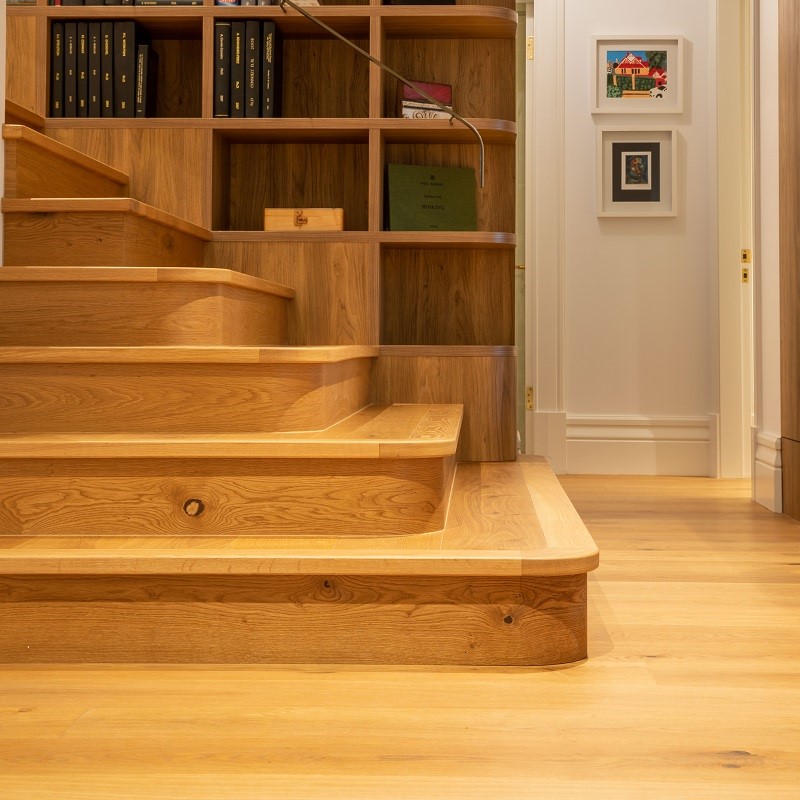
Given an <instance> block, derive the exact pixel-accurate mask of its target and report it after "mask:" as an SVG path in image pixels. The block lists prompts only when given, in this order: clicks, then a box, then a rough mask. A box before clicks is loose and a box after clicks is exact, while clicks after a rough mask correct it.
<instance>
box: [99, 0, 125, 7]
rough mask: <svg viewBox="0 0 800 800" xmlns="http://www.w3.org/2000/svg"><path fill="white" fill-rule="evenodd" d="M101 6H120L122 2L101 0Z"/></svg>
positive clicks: (119, 0) (118, 0)
mask: <svg viewBox="0 0 800 800" xmlns="http://www.w3.org/2000/svg"><path fill="white" fill-rule="evenodd" d="M103 5H106V6H121V5H122V0H103Z"/></svg>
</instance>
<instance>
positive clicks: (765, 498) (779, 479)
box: [753, 428, 783, 514]
mask: <svg viewBox="0 0 800 800" xmlns="http://www.w3.org/2000/svg"><path fill="white" fill-rule="evenodd" d="M753 443H754V447H753V499H754V500H755V501H756V503H759V504H760V505H762V506H764V507H765V508H768V509H769V510H770V511H775V512H776V513H778V514H780V513H781V512H782V511H783V469H782V463H783V462H782V459H781V440H780V437H776V436H770V435H768V434H765V433H759V432H758V431H757V430H756V429H755V428H753Z"/></svg>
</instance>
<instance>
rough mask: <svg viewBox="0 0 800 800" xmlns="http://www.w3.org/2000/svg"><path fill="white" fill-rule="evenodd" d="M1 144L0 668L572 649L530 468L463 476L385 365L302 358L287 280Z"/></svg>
mask: <svg viewBox="0 0 800 800" xmlns="http://www.w3.org/2000/svg"><path fill="white" fill-rule="evenodd" d="M3 138H4V140H5V146H6V187H5V190H6V193H5V198H4V200H3V206H2V209H3V213H4V228H5V233H4V235H5V266H3V267H2V268H0V414H1V415H2V420H3V424H2V432H1V433H0V630H2V631H3V633H4V635H3V636H0V661H5V662H8V661H11V662H93V661H99V662H120V661H125V662H271V663H281V662H315V663H331V662H351V663H417V664H430V663H443V664H519V665H523V664H556V663H564V662H568V661H575V660H577V659H580V658H583V657H585V655H586V573H587V572H588V571H590V570H592V569H594V567H595V566H596V564H597V550H596V548H595V546H594V543H593V542H592V540H591V538H590V537H589V535H588V533H587V532H586V529H585V528H584V527H583V525H582V523H581V521H580V519H579V518H578V517H577V514H576V513H575V512H574V510H573V509H572V507H571V505H570V504H569V502H568V501H567V499H566V497H565V496H564V495H563V492H561V490H560V487H559V485H558V482H557V481H556V480H555V478H554V476H553V475H552V473H551V472H550V470H549V469H548V467H547V466H546V464H545V463H544V462H543V461H541V460H537V459H520V460H519V461H517V462H508V463H488V462H487V463H457V447H458V439H459V431H460V429H461V425H462V418H463V414H464V410H463V408H462V406H461V405H460V404H456V403H441V404H403V403H397V402H385V396H386V394H387V392H390V391H391V387H389V389H387V388H386V387H385V386H384V387H382V389H381V391H380V395H381V400H382V401H383V402H382V403H380V404H377V403H375V399H376V397H377V395H378V393H377V391H376V384H377V381H376V375H375V373H376V365H377V364H378V363H379V361H380V358H381V353H380V349H379V348H378V347H377V346H370V345H336V346H325V345H324V344H315V345H309V344H308V343H307V342H305V341H304V342H303V345H302V346H298V345H297V344H294V343H293V339H297V338H298V337H296V336H295V335H293V332H296V330H297V328H298V325H299V324H300V322H298V317H297V314H296V313H295V312H294V306H293V303H294V301H295V296H296V295H295V289H293V288H289V287H286V286H282V285H280V284H278V283H274V282H270V281H266V280H262V279H259V278H255V277H251V276H249V275H245V274H243V273H242V272H239V271H236V270H230V269H218V268H212V267H208V266H204V265H205V264H206V258H207V252H206V246H207V243H208V242H209V241H211V239H212V233H211V231H209V230H207V229H204V228H202V227H199V226H197V225H193V224H190V223H188V222H186V221H185V220H182V219H179V218H176V217H174V216H171V215H169V214H166V213H164V212H163V211H160V210H159V209H156V208H153V207H152V206H149V205H147V204H145V203H142V202H140V201H139V200H137V199H135V198H133V197H128V196H126V194H128V193H129V189H128V186H129V181H128V177H127V176H126V175H124V174H122V173H120V172H118V171H116V170H113V169H111V168H110V167H108V166H107V165H104V164H102V163H101V162H98V161H96V160H94V159H91V158H89V157H88V156H86V155H84V154H82V153H79V152H77V151H75V150H72V149H71V148H69V147H67V146H65V145H63V144H60V143H58V142H55V141H53V140H51V139H49V138H48V137H47V136H45V135H43V134H41V133H37V132H35V131H33V130H31V129H30V128H28V127H26V126H24V125H6V126H5V128H4V132H3ZM54 175H57V178H54ZM54 194H57V195H58V196H53V195H54ZM68 195H69V196H68ZM302 290H304V291H312V290H313V287H310V286H308V285H306V286H304V287H302ZM298 291H301V289H300V287H298ZM301 341H302V340H301Z"/></svg>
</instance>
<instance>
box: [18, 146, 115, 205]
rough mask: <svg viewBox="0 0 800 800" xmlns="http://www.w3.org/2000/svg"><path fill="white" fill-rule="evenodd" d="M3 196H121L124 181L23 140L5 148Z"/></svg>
mask: <svg viewBox="0 0 800 800" xmlns="http://www.w3.org/2000/svg"><path fill="white" fill-rule="evenodd" d="M5 155H6V166H5V188H6V192H5V196H6V197H123V196H124V195H125V193H126V191H127V187H126V185H125V184H120V183H118V182H116V181H112V180H109V179H108V178H106V177H105V176H103V175H100V174H98V173H97V172H95V171H93V170H91V169H88V168H87V167H84V166H81V165H80V164H75V163H73V162H71V161H69V160H67V159H65V158H64V157H63V156H62V155H61V154H57V153H53V152H49V151H48V150H45V149H43V148H41V147H36V146H35V145H34V144H32V143H30V142H27V141H19V140H8V141H6V147H5Z"/></svg>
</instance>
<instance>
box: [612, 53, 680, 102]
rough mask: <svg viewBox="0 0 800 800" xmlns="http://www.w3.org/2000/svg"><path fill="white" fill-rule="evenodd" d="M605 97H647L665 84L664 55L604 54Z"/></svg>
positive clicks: (665, 55) (665, 65) (665, 57)
mask: <svg viewBox="0 0 800 800" xmlns="http://www.w3.org/2000/svg"><path fill="white" fill-rule="evenodd" d="M606 74H607V78H608V96H609V97H648V96H649V92H650V90H651V89H653V88H654V87H660V86H666V84H667V54H666V52H665V51H663V50H658V51H653V52H644V51H642V50H609V51H607V53H606Z"/></svg>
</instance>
